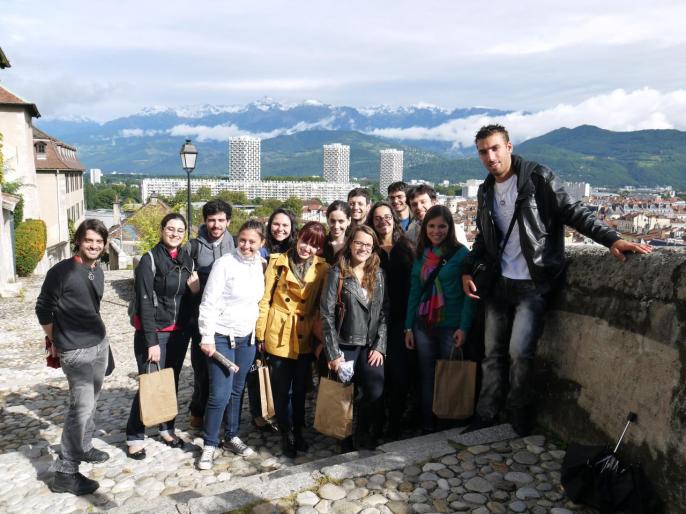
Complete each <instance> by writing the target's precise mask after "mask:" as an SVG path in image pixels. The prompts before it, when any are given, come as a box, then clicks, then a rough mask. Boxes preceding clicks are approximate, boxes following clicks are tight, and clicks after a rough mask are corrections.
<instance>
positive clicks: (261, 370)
mask: <svg viewBox="0 0 686 514" xmlns="http://www.w3.org/2000/svg"><path fill="white" fill-rule="evenodd" d="M256 364H257V377H258V379H259V383H260V405H261V408H262V418H263V419H265V420H267V419H270V418H273V417H274V416H276V411H275V410H274V397H273V396H272V382H271V379H270V378H269V368H268V367H267V366H266V365H265V364H263V363H262V361H260V360H259V359H258V360H257V361H256Z"/></svg>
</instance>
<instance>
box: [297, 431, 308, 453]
mask: <svg viewBox="0 0 686 514" xmlns="http://www.w3.org/2000/svg"><path fill="white" fill-rule="evenodd" d="M294 435H295V449H296V450H298V451H299V452H306V451H307V450H309V449H310V445H309V444H307V441H306V440H305V438H304V437H303V433H302V428H296V429H295V431H294Z"/></svg>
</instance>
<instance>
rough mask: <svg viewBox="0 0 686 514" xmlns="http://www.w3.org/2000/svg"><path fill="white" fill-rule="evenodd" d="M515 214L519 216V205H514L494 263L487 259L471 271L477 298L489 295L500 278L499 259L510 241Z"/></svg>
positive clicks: (515, 218)
mask: <svg viewBox="0 0 686 514" xmlns="http://www.w3.org/2000/svg"><path fill="white" fill-rule="evenodd" d="M517 214H519V203H518V204H516V205H515V209H514V212H513V213H512V220H510V226H509V228H508V229H507V234H506V235H505V239H503V244H502V245H500V248H499V249H498V253H497V254H496V258H495V261H492V260H490V259H489V260H487V261H485V262H482V263H480V264H477V265H476V266H475V267H474V271H472V280H473V281H474V285H476V294H477V295H479V298H481V299H484V298H487V297H488V296H490V295H491V293H492V292H493V288H494V287H495V283H496V281H497V280H498V277H500V259H501V258H502V256H503V252H504V251H505V246H506V245H507V241H508V239H510V234H512V229H513V228H514V225H515V222H516V221H517Z"/></svg>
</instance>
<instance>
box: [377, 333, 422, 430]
mask: <svg viewBox="0 0 686 514" xmlns="http://www.w3.org/2000/svg"><path fill="white" fill-rule="evenodd" d="M416 360H417V359H416V358H414V356H413V355H412V354H411V352H410V350H408V349H407V348H405V337H404V333H403V327H402V324H400V323H398V324H396V325H390V326H389V331H388V343H387V350H386V360H385V361H384V368H385V370H384V373H385V397H386V398H385V399H386V405H387V408H388V424H389V427H391V428H393V429H395V430H399V429H400V425H401V423H402V417H403V414H404V413H405V410H406V409H407V404H408V392H409V389H410V384H411V383H412V381H413V380H416V377H417V373H416V370H415V369H414V368H416V365H415V366H413V365H412V364H413V363H416Z"/></svg>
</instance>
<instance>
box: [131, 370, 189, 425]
mask: <svg viewBox="0 0 686 514" xmlns="http://www.w3.org/2000/svg"><path fill="white" fill-rule="evenodd" d="M138 380H139V397H140V407H141V421H142V422H143V424H144V425H145V426H146V427H151V426H153V425H159V424H160V423H163V422H164V421H170V420H172V419H174V418H175V417H176V415H177V414H178V413H179V408H178V405H177V403H176V386H175V384H174V370H173V369H172V368H165V369H163V370H160V369H159V366H158V367H157V371H153V372H152V373H150V368H148V373H144V374H142V375H139V377H138Z"/></svg>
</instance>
